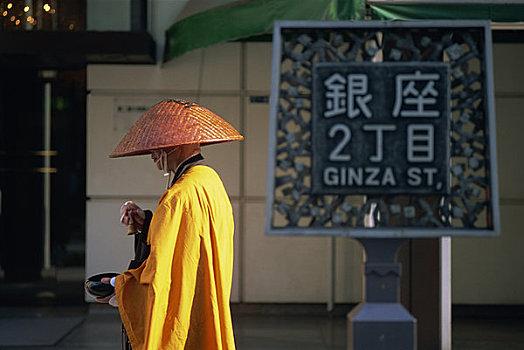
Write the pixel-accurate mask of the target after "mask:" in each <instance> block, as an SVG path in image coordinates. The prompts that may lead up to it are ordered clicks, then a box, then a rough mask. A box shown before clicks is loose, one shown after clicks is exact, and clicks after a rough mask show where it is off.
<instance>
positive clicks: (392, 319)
mask: <svg viewBox="0 0 524 350" xmlns="http://www.w3.org/2000/svg"><path fill="white" fill-rule="evenodd" d="M347 319H348V332H347V335H348V339H347V344H348V345H347V349H348V350H415V349H416V344H417V340H416V322H417V321H416V320H415V318H413V316H411V315H410V313H409V312H408V311H407V310H406V309H405V308H404V307H403V306H402V305H401V304H398V303H361V304H359V305H358V306H357V307H356V308H354V309H353V310H352V311H351V312H350V313H348V315H347Z"/></svg>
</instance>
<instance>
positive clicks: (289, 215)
mask: <svg viewBox="0 0 524 350" xmlns="http://www.w3.org/2000/svg"><path fill="white" fill-rule="evenodd" d="M273 44H274V50H273V55H274V58H273V71H272V74H273V76H272V79H273V80H272V81H273V86H272V95H271V124H270V135H269V166H268V196H267V197H268V200H267V221H266V232H267V233H268V234H270V235H306V236H307V235H317V236H318V235H324V236H346V237H352V238H356V239H358V240H359V241H360V242H361V243H362V245H363V246H364V248H365V250H366V254H367V263H366V266H365V276H366V300H365V302H364V303H362V304H361V305H359V306H358V307H357V308H356V309H355V310H353V311H352V312H351V313H350V314H349V315H348V319H349V324H348V327H349V328H348V340H349V342H348V349H355V350H363V349H415V348H416V326H415V325H416V320H415V319H414V318H413V317H412V316H411V315H410V314H409V313H408V312H407V311H406V310H405V309H404V308H403V307H402V306H401V305H400V304H399V298H400V297H399V281H398V279H399V276H400V270H401V269H400V266H399V264H398V263H396V261H395V256H396V253H397V251H398V248H399V245H400V243H401V242H403V241H404V240H406V239H409V238H415V237H425V238H430V237H431V238H435V237H447V236H483V237H486V236H497V235H499V216H498V189H497V172H496V159H495V138H494V135H495V128H494V105H493V82H492V63H491V37H490V29H489V23H488V22H485V21H428V22H421V21H417V22H375V21H368V22H343V21H341V22H307V21H306V22H277V23H276V25H275V30H274V38H273Z"/></svg>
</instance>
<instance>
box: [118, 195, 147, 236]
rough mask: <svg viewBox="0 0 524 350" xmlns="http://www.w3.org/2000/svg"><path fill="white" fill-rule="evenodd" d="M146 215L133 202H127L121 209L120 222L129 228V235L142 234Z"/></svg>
mask: <svg viewBox="0 0 524 350" xmlns="http://www.w3.org/2000/svg"><path fill="white" fill-rule="evenodd" d="M145 219H146V214H145V213H144V211H143V210H142V209H141V208H140V207H139V206H138V205H136V204H135V203H134V202H133V201H127V202H125V203H124V204H122V206H121V207H120V222H121V223H122V224H124V225H126V226H127V227H128V231H130V232H128V233H130V234H131V233H136V232H141V231H142V228H143V227H144V221H145Z"/></svg>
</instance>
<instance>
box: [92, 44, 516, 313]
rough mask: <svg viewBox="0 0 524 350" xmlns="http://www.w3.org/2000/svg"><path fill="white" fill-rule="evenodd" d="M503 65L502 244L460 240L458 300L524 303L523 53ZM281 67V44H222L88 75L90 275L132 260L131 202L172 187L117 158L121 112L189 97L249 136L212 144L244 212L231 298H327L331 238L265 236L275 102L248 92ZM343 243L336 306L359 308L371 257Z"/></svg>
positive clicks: (239, 214) (149, 203)
mask: <svg viewBox="0 0 524 350" xmlns="http://www.w3.org/2000/svg"><path fill="white" fill-rule="evenodd" d="M494 58H495V82H496V104H497V137H498V140H497V141H498V142H497V145H498V157H499V180H500V196H501V221H502V236H501V237H499V238H491V239H478V238H467V239H466V238H461V239H458V238H455V239H453V240H452V242H453V248H452V252H453V272H452V278H453V280H452V288H453V302H454V303H468V304H524V280H523V279H520V278H518V276H519V274H520V271H522V270H523V268H524V259H523V258H522V257H521V255H522V254H521V253H520V247H521V246H522V245H523V244H524V237H523V235H522V234H521V228H520V226H521V225H520V220H519V219H520V218H521V217H524V183H523V181H522V180H524V179H523V176H522V174H523V173H524V165H523V164H524V159H523V152H522V151H520V150H522V149H524V140H523V139H522V137H520V130H522V126H523V125H524V123H523V122H522V121H521V111H522V110H524V83H523V82H524V70H523V69H522V68H521V67H520V66H519V64H520V63H521V62H524V45H495V49H494ZM270 70H271V44H270V43H247V44H241V43H228V44H223V45H216V46H213V47H210V48H207V49H202V50H197V51H194V52H189V53H187V54H185V55H183V56H181V57H179V58H177V59H175V60H172V61H170V62H169V63H167V64H164V65H159V66H138V65H136V66H135V65H90V66H89V67H88V90H89V91H90V94H89V98H88V164H87V167H88V179H87V181H88V196H89V197H91V200H90V201H89V202H88V206H87V210H88V216H87V220H88V225H87V263H86V274H87V275H89V274H92V273H96V272H100V271H107V270H117V271H121V270H122V268H123V266H125V265H126V264H127V263H128V260H129V259H130V258H131V250H132V241H131V239H129V238H128V237H126V236H125V234H124V231H125V228H123V227H120V225H119V224H118V209H119V207H120V204H121V202H123V201H125V200H128V199H133V198H136V200H137V202H139V204H142V205H143V206H144V207H154V205H155V203H156V199H157V198H158V197H159V196H160V193H161V192H162V189H163V186H164V181H163V178H162V176H161V175H160V174H159V173H158V171H156V170H155V168H154V166H153V164H151V161H150V160H149V159H148V158H147V157H132V158H129V159H122V160H109V159H108V158H107V155H108V154H109V153H110V152H111V151H112V150H113V148H114V146H116V144H117V143H118V141H119V140H120V137H121V135H122V134H123V132H124V131H123V130H119V129H118V128H117V129H115V128H114V125H115V123H117V124H118V123H120V124H122V123H125V120H126V117H125V115H119V114H118V113H116V112H115V108H116V106H117V105H119V104H120V105H122V104H126V103H127V104H128V105H132V104H133V103H135V104H136V105H145V104H147V103H151V104H152V103H153V101H154V100H157V99H161V98H163V97H177V98H188V99H191V100H194V101H197V102H199V103H201V104H203V105H205V106H206V107H208V108H210V109H211V110H213V111H215V112H217V113H218V114H220V115H221V116H222V117H224V118H225V119H226V120H228V121H229V122H231V123H232V124H233V125H234V126H235V127H237V128H238V130H239V131H241V133H242V134H243V135H244V136H245V141H243V142H236V143H230V144H224V145H216V146H208V147H206V148H204V156H206V157H207V159H208V161H209V162H210V163H211V164H212V165H213V166H215V168H216V169H217V170H218V171H219V173H220V174H221V176H222V177H223V180H224V182H225V184H226V188H227V190H228V193H229V194H230V198H231V201H232V203H233V208H234V212H235V220H236V231H235V244H236V246H235V270H234V284H233V291H232V300H233V301H243V302H326V301H327V300H328V296H329V286H328V277H327V276H328V273H329V269H330V266H329V251H330V245H329V238H318V237H316V238H315V237H313V238H311V237H308V238H301V237H268V236H266V235H265V234H264V220H265V196H266V178H265V177H266V167H267V164H266V163H267V135H268V125H269V105H268V104H265V103H251V102H250V100H249V96H260V95H263V96H269V94H270V79H271V77H270ZM128 116H129V118H130V119H129V120H131V119H132V118H133V116H132V113H130V114H129V115H128ZM137 116H138V115H135V117H137ZM129 120H128V121H129ZM120 124H118V125H120ZM101 242H103V243H101ZM336 245H337V246H336V253H337V254H336V257H337V260H336V293H335V300H336V302H359V301H360V300H361V297H362V277H361V265H362V262H363V253H362V249H361V247H360V246H359V245H358V244H357V243H356V242H355V241H353V240H350V239H344V238H337V239H336Z"/></svg>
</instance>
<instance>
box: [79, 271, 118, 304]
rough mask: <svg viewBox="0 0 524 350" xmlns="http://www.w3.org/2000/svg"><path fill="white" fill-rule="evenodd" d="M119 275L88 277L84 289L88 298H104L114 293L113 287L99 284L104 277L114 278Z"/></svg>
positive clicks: (108, 274) (114, 273) (106, 273)
mask: <svg viewBox="0 0 524 350" xmlns="http://www.w3.org/2000/svg"><path fill="white" fill-rule="evenodd" d="M118 275H119V274H118V273H116V272H104V273H99V274H97V275H94V276H91V277H89V278H88V279H87V280H86V281H85V283H84V288H85V290H86V292H87V294H89V295H90V296H92V297H93V298H105V297H107V296H110V295H111V294H113V293H114V292H115V287H113V286H112V285H110V284H106V283H102V282H100V281H101V280H102V278H104V277H109V278H112V277H115V276H118Z"/></svg>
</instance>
